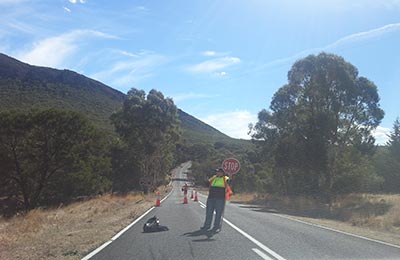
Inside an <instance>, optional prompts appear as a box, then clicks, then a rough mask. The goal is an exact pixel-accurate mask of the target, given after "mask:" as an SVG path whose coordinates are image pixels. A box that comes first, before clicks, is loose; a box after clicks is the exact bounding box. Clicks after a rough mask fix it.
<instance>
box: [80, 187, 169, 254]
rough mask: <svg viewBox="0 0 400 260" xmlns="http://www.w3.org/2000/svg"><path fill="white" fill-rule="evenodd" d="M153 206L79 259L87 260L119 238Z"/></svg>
mask: <svg viewBox="0 0 400 260" xmlns="http://www.w3.org/2000/svg"><path fill="white" fill-rule="evenodd" d="M171 193H172V191H171V192H170V193H169V194H168V195H167V196H165V198H163V199H162V200H161V202H163V201H164V200H166V199H167V198H168V197H169V195H171ZM154 208H155V207H154V206H153V207H151V208H150V209H149V210H147V211H146V212H145V213H143V215H141V216H140V217H138V218H137V219H135V221H133V222H132V223H131V224H129V225H128V226H127V227H125V228H124V229H122V230H121V231H120V232H118V233H117V234H116V235H115V236H113V237H112V238H111V239H110V240H108V241H107V242H105V243H104V244H102V245H101V246H99V247H98V248H96V249H95V250H93V251H92V252H90V253H89V254H88V255H86V256H85V257H83V258H82V259H81V260H88V259H90V258H92V257H93V256H94V255H95V254H97V253H98V252H100V251H101V250H103V249H104V248H105V247H106V246H108V245H109V244H111V243H112V242H113V241H114V240H116V239H117V238H119V237H120V236H121V235H122V234H123V233H125V232H126V231H127V230H128V229H130V228H131V227H132V226H133V225H135V224H136V223H137V222H139V220H141V219H142V218H144V216H146V215H147V214H148V213H149V212H150V211H152V210H153V209H154Z"/></svg>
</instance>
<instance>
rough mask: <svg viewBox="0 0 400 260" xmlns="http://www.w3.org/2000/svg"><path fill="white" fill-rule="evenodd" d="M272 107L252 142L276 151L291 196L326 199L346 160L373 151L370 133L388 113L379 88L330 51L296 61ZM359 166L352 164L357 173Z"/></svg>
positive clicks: (261, 115)
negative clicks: (317, 195) (320, 195)
mask: <svg viewBox="0 0 400 260" xmlns="http://www.w3.org/2000/svg"><path fill="white" fill-rule="evenodd" d="M270 109H271V111H267V110H265V109H264V110H262V111H261V112H260V113H259V115H258V122H257V123H256V124H255V125H254V126H253V127H252V128H251V130H252V137H253V139H255V140H262V141H263V144H264V145H267V146H264V147H265V148H266V149H267V150H268V149H269V150H270V151H273V162H274V165H275V167H276V172H279V174H277V176H276V177H277V179H278V180H279V183H280V185H281V186H282V187H284V190H285V191H286V192H288V193H293V192H294V193H322V192H326V193H327V194H326V195H327V197H331V193H332V192H334V187H335V182H336V181H338V180H339V179H340V176H341V175H342V174H344V173H343V172H342V171H341V170H343V168H342V167H341V166H340V165H341V163H343V162H344V161H346V160H345V159H344V158H343V157H344V156H353V159H354V160H361V157H362V154H365V153H368V152H370V151H371V150H372V149H373V146H374V137H373V136H372V135H371V131H372V130H373V129H375V128H376V127H377V126H378V125H379V123H380V121H381V119H382V118H383V115H384V112H383V110H382V109H381V108H380V106H379V95H378V92H377V87H376V86H375V84H374V83H373V82H371V81H370V80H368V79H367V78H365V77H359V76H358V70H357V68H356V67H354V66H353V65H352V64H350V63H348V62H346V61H345V60H344V59H343V58H342V57H340V56H337V55H333V54H327V53H321V54H319V55H310V56H308V57H306V58H304V59H302V60H299V61H297V62H296V63H295V64H294V65H293V66H292V68H291V70H290V71H289V72H288V83H287V84H286V85H284V86H283V87H281V88H280V89H279V90H278V91H277V92H276V93H275V94H274V96H273V99H272V101H271V105H270ZM356 158H357V159H356ZM354 163H355V161H352V166H351V167H350V166H349V165H347V166H348V167H350V168H353V170H354V167H356V166H355V165H356V164H354ZM342 166H343V165H342ZM347 170H349V169H347Z"/></svg>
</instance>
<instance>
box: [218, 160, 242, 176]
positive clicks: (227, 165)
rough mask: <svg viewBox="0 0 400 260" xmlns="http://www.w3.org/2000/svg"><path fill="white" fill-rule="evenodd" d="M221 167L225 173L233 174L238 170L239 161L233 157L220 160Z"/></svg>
mask: <svg viewBox="0 0 400 260" xmlns="http://www.w3.org/2000/svg"><path fill="white" fill-rule="evenodd" d="M222 169H224V171H225V172H226V173H227V174H235V173H237V172H238V171H239V170H240V162H239V161H238V160H236V159H235V158H229V159H226V160H225V161H223V162H222Z"/></svg>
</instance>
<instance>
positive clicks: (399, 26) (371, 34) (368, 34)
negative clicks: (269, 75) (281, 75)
mask: <svg viewBox="0 0 400 260" xmlns="http://www.w3.org/2000/svg"><path fill="white" fill-rule="evenodd" d="M396 31H400V23H393V24H387V25H384V26H382V27H379V28H375V29H371V30H368V31H364V32H358V33H354V34H350V35H347V36H345V37H343V38H340V39H339V40H337V41H335V42H333V43H330V44H328V45H326V46H324V47H317V48H313V49H308V50H304V51H301V52H299V53H296V54H294V55H292V56H290V57H285V58H281V59H276V60H273V61H270V62H268V63H265V64H263V65H261V66H260V67H258V68H256V70H264V69H266V68H270V67H275V66H280V65H283V64H286V63H289V62H290V63H292V62H294V61H295V60H297V59H300V58H302V57H304V56H307V55H310V54H313V53H318V52H322V51H329V50H332V49H336V48H339V47H341V46H345V45H348V44H352V43H356V42H361V41H366V40H369V39H373V38H377V37H379V36H382V35H385V34H387V33H391V32H396Z"/></svg>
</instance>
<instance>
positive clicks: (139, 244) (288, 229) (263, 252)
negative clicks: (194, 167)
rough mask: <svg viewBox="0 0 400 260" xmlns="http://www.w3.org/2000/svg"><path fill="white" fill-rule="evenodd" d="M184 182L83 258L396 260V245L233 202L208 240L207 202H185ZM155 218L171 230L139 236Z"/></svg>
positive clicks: (179, 175) (181, 171)
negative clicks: (205, 223)
mask: <svg viewBox="0 0 400 260" xmlns="http://www.w3.org/2000/svg"><path fill="white" fill-rule="evenodd" d="M188 167H190V164H185V165H182V167H181V168H180V169H179V170H178V173H177V176H175V177H176V178H177V179H183V178H185V174H184V172H185V171H186V170H187V168H188ZM183 184H184V182H183V181H175V182H174V183H173V187H174V188H173V190H172V192H171V193H170V195H169V196H168V197H167V198H166V199H165V200H164V201H162V203H161V206H160V207H155V208H153V209H152V210H150V211H149V212H148V213H147V214H146V215H145V216H144V217H143V218H141V219H140V220H138V221H137V222H134V224H132V225H131V227H129V228H127V230H126V231H124V232H121V233H120V234H118V235H117V236H115V237H114V238H112V239H111V240H110V241H108V242H107V243H106V244H104V245H103V246H102V247H101V248H99V249H97V250H95V251H94V252H92V253H91V254H89V255H88V256H86V257H85V258H84V259H85V260H86V259H92V260H95V259H96V260H100V259H104V260H118V259H121V260H128V259H143V260H146V259H171V260H176V259H185V260H186V259H214V260H220V259H221V260H222V259H229V260H235V259H238V260H239V259H240V260H243V259H308V260H311V259H400V247H396V246H391V245H389V244H384V243H378V242H376V241H372V240H368V239H363V238H360V237H356V236H350V235H347V234H343V233H340V232H335V231H332V230H327V229H323V228H320V227H316V226H313V225H309V224H306V223H302V222H299V221H294V220H291V219H288V218H286V217H285V216H281V215H279V214H275V213H272V212H265V211H263V210H262V209H261V208H257V207H252V206H246V205H240V204H233V203H227V205H226V209H225V216H224V223H223V227H222V231H221V232H220V233H218V234H216V235H214V236H213V237H211V238H208V237H207V236H206V235H205V234H204V233H203V232H201V231H200V230H199V228H200V227H201V226H202V224H203V221H204V217H205V209H204V207H205V205H204V204H205V202H206V199H207V198H206V197H205V196H203V195H200V194H199V196H198V198H199V202H194V201H193V200H191V199H190V198H189V203H188V204H183V198H184V197H183V193H182V192H181V186H182V185H183ZM189 195H190V192H189ZM155 215H156V216H157V217H158V218H159V219H160V224H161V225H165V226H167V227H168V228H169V230H168V231H164V232H156V233H143V225H144V223H145V222H146V220H147V219H149V218H150V217H153V216H155Z"/></svg>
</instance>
